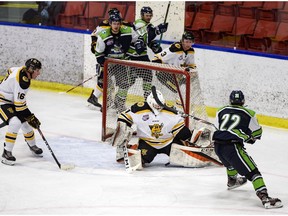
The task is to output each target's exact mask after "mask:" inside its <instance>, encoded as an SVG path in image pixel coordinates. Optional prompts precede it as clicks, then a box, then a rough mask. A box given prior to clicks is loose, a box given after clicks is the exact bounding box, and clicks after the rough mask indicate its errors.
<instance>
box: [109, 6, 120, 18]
mask: <svg viewBox="0 0 288 216" xmlns="http://www.w3.org/2000/svg"><path fill="white" fill-rule="evenodd" d="M112 14H120V11H119V10H118V9H117V8H111V9H109V11H108V15H109V17H110V16H111V15H112Z"/></svg>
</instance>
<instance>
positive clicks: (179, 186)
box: [0, 90, 288, 215]
mask: <svg viewBox="0 0 288 216" xmlns="http://www.w3.org/2000/svg"><path fill="white" fill-rule="evenodd" d="M86 99H87V98H85V97H80V96H73V95H67V94H64V95H61V94H58V93H53V92H45V91H39V90H31V91H30V92H29V93H28V106H29V108H30V110H31V111H32V112H33V113H35V115H36V116H37V117H38V118H39V119H40V121H41V123H42V124H41V129H42V132H43V133H44V135H45V137H46V139H47V141H48V143H49V144H50V146H51V148H52V149H53V151H54V153H55V155H56V157H57V159H58V160H59V161H60V163H62V164H67V163H73V164H75V165H76V167H75V169H73V170H70V171H63V170H60V169H59V168H58V167H57V165H56V163H55V161H54V159H53V158H52V156H51V154H50V152H49V151H48V149H47V147H46V145H45V144H44V142H43V140H42V139H41V137H40V135H39V134H38V132H37V131H35V134H36V140H37V144H38V146H40V147H41V148H43V150H44V157H43V158H35V157H34V156H32V154H31V153H30V150H29V149H28V146H27V145H26V144H25V142H24V139H23V134H22V132H20V133H19V134H18V139H17V141H16V145H15V148H14V151H13V154H14V156H15V157H16V159H17V161H16V164H15V166H7V165H4V164H2V163H0V214H1V215H11V214H13V215H22V214H29V215H40V214H41V215H42V214H53V215H61V214H69V215H78V214H81V215H84V214H91V215H288V131H287V130H282V129H275V128H270V127H263V129H264V132H263V137H262V139H261V140H260V141H258V142H256V143H255V144H254V145H246V146H247V151H248V152H249V153H250V155H251V156H252V157H253V159H254V160H255V162H256V163H257V165H258V168H259V169H260V171H261V172H262V175H263V177H264V180H265V183H266V186H267V187H268V192H269V194H270V196H272V197H278V198H280V199H281V200H282V202H283V204H284V207H283V208H280V209H268V210H266V209H264V208H263V206H262V204H261V202H260V200H259V199H258V197H256V195H255V192H254V189H253V186H252V184H251V183H250V182H248V183H247V184H246V185H244V186H243V187H241V188H238V189H235V190H232V191H228V190H227V188H226V181H227V180H226V171H225V169H224V168H222V167H212V166H211V167H206V168H197V169H195V168H194V169H193V168H175V167H174V168H172V167H165V166H164V164H165V163H167V162H168V161H169V159H168V157H167V156H165V155H159V156H157V157H156V159H155V161H153V162H152V163H151V164H150V165H149V166H148V167H146V168H145V169H144V170H142V171H136V172H134V173H133V174H128V173H126V172H125V168H124V165H123V164H118V163H117V162H116V161H115V149H114V148H113V147H112V146H110V145H109V144H108V143H103V142H101V141H100V140H101V139H100V136H101V128H102V126H101V113H100V112H99V111H95V110H90V109H88V108H87V106H86ZM256 111H257V110H256ZM6 130H7V127H4V128H2V129H1V130H0V133H1V137H0V139H1V143H3V140H4V136H5V132H6ZM2 151H3V145H1V154H2Z"/></svg>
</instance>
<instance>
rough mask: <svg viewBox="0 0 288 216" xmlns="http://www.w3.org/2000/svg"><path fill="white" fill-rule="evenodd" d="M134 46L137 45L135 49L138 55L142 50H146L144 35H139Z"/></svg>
mask: <svg viewBox="0 0 288 216" xmlns="http://www.w3.org/2000/svg"><path fill="white" fill-rule="evenodd" d="M134 46H135V50H136V52H137V54H138V55H140V54H141V53H142V52H144V51H145V49H146V46H145V43H144V38H143V37H139V38H138V39H137V41H136V42H135V43H134Z"/></svg>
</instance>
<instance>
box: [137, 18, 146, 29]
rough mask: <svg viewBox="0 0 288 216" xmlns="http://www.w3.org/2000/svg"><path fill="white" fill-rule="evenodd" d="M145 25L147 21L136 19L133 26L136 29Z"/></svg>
mask: <svg viewBox="0 0 288 216" xmlns="http://www.w3.org/2000/svg"><path fill="white" fill-rule="evenodd" d="M145 25H147V23H146V22H145V21H144V20H142V19H137V20H135V21H134V26H135V28H136V29H139V28H142V27H143V26H145Z"/></svg>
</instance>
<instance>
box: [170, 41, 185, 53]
mask: <svg viewBox="0 0 288 216" xmlns="http://www.w3.org/2000/svg"><path fill="white" fill-rule="evenodd" d="M169 50H170V51H171V52H179V51H183V48H182V45H181V43H180V42H175V43H173V44H172V45H171V46H170V47H169Z"/></svg>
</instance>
